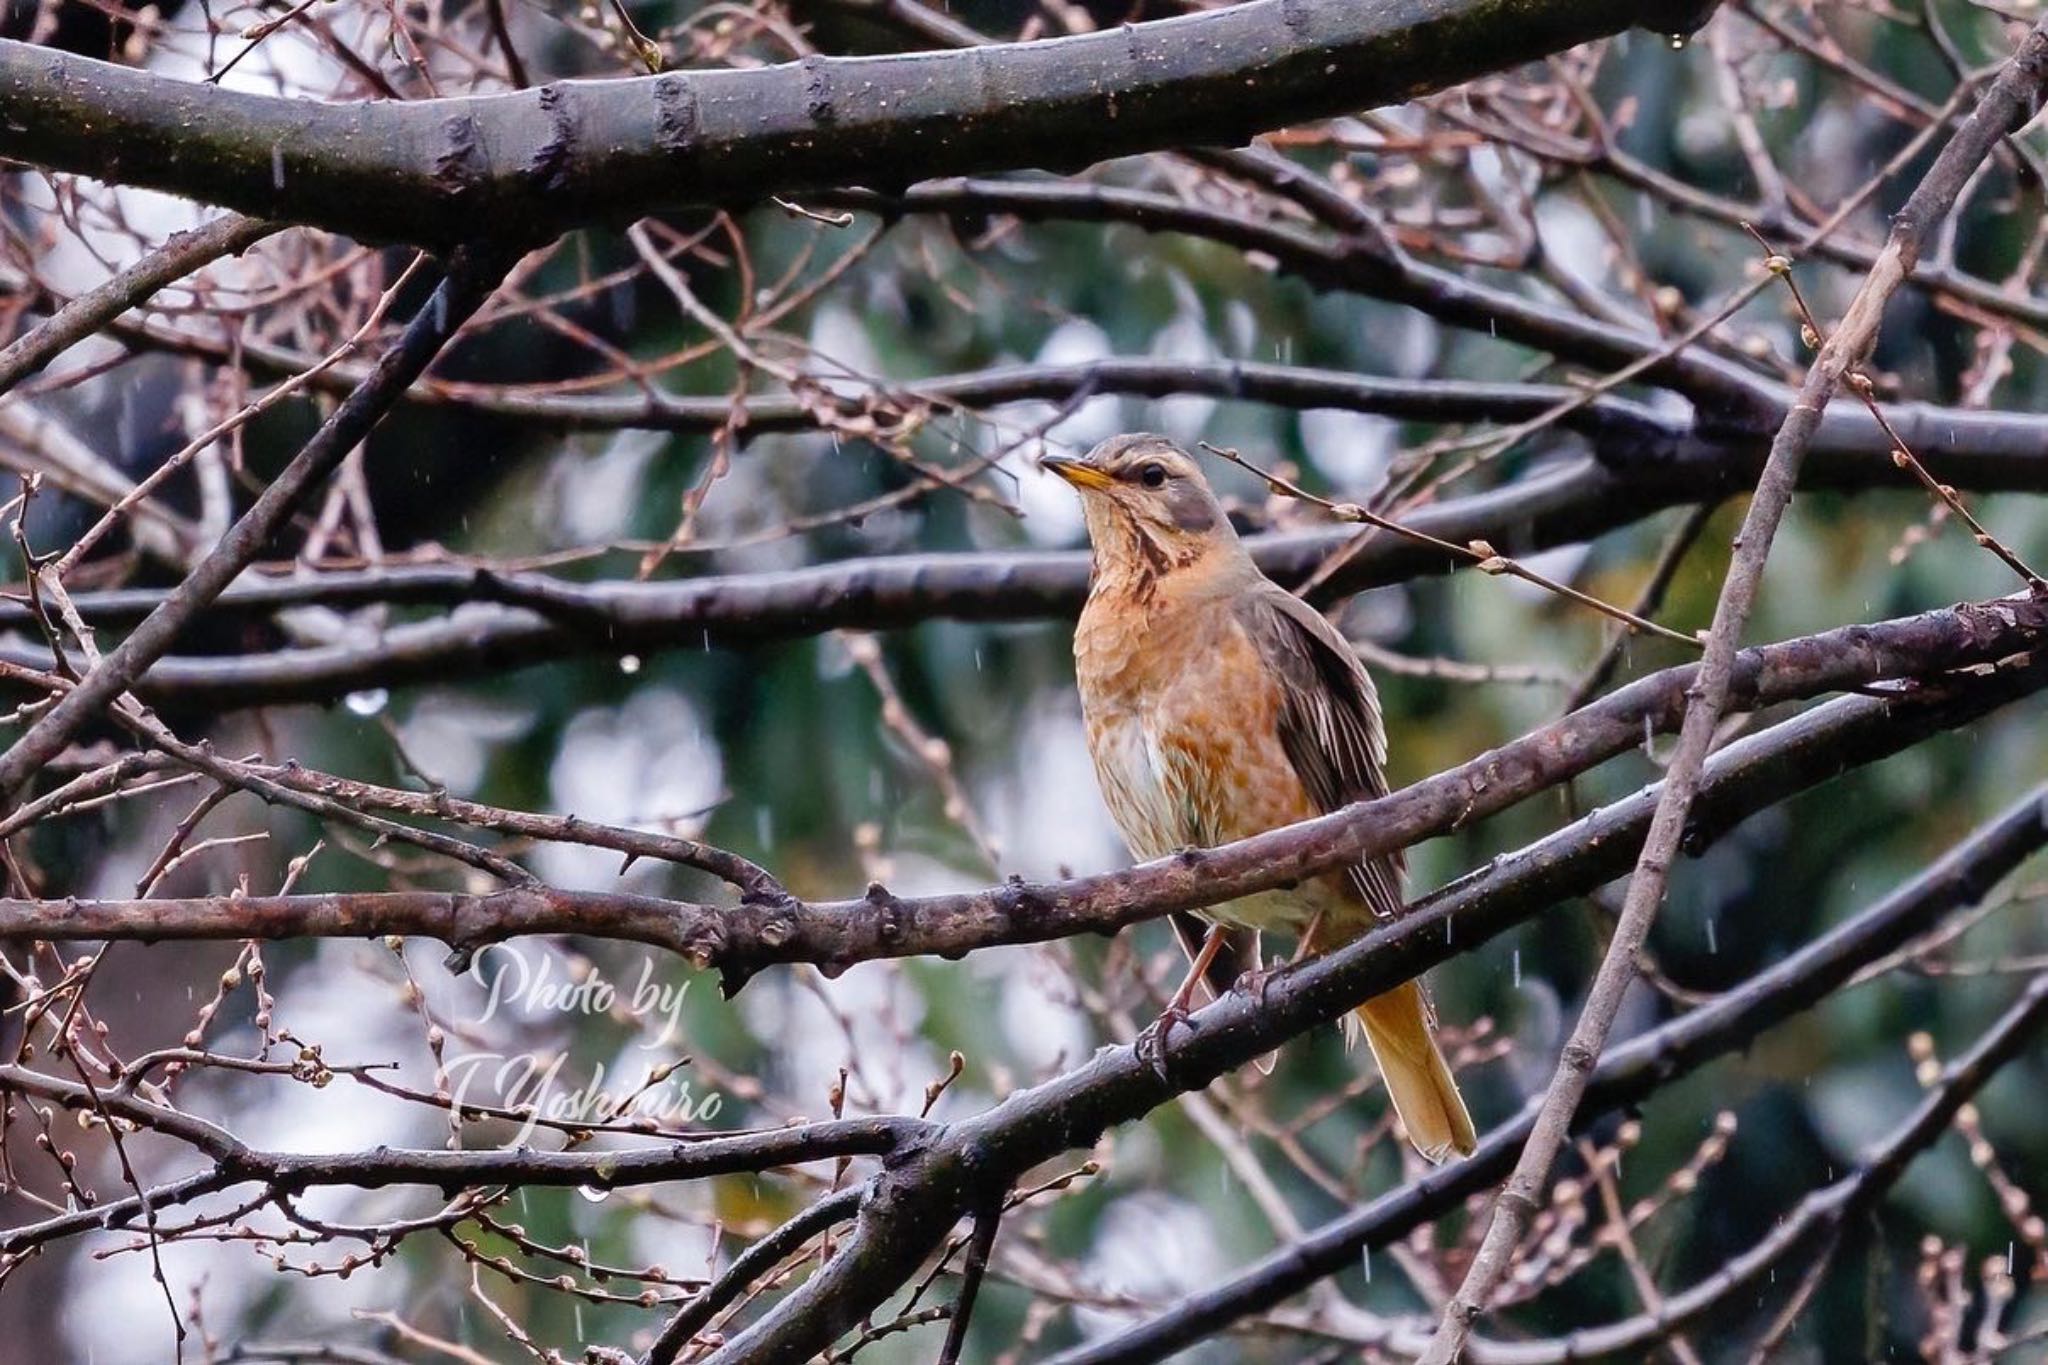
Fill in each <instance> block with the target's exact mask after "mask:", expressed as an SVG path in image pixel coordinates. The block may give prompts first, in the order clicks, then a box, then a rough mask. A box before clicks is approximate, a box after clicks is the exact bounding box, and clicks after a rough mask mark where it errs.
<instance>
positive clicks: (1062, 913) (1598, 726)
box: [0, 596, 2048, 992]
mask: <svg viewBox="0 0 2048 1365" xmlns="http://www.w3.org/2000/svg"><path fill="white" fill-rule="evenodd" d="M2044 636H2048V600H2043V599H2040V598H2034V597H2024V596H2023V597H2014V598H2007V599H2003V600H2000V601H1998V602H1994V603H1990V604H1986V605H1982V606H1964V607H1957V608H1948V609H1944V610H1941V611H1934V612H1927V613H1924V614H1922V615H1920V616H1913V617H1907V618H1904V619H1902V620H1898V621H1889V622H1884V623H1882V624H1879V625H1874V626H1848V627H1844V628H1841V629H1838V630H1833V631H1828V632H1826V633H1824V634H1820V635H1813V636H1806V637H1802V638H1800V639H1796V640H1790V641H1786V642H1784V643H1781V644H1775V645H1767V646H1763V647H1761V648H1757V649H1751V650H1746V651H1744V652H1743V653H1742V654H1741V655H1740V656H1739V657H1738V660H1737V666H1736V670H1735V676H1736V683H1735V689H1736V695H1737V696H1738V697H1739V698H1740V699H1741V700H1742V702H1743V704H1744V705H1745V706H1747V707H1760V706H1768V705H1774V704H1778V703H1782V702H1786V701H1791V700H1796V699H1798V698H1802V697H1810V696H1813V695H1815V694H1817V693H1820V692H1825V691H1833V690H1839V689H1843V688H1850V687H1860V686H1867V685H1869V684H1871V683H1875V682H1879V681H1883V680H1886V679H1892V678H1903V677H1927V676H1932V675H1935V674H1940V673H1944V672H1946V671H1948V670H1951V669H1965V668H1970V667H1973V666H1979V665H1984V664H1989V663H1992V662H1995V661H1997V660H2000V659H2005V658H2009V657H2011V656H2012V655H2014V654H2016V653H2019V652H2022V651H2025V650H2028V649H2031V648H2034V647H2036V646H2037V645H2038V644H2039V643H2040V642H2041V641H2042V640H2043V638H2044ZM1697 671H1698V670H1697V667H1696V666H1690V665H1688V666H1685V667H1680V668H1673V669H1667V670H1665V671H1664V672H1661V673H1656V674H1652V675H1651V676H1649V677H1647V678H1643V679H1641V680H1639V681H1637V682H1634V683H1631V684H1630V685H1629V686H1627V687H1624V688H1621V689H1620V690H1618V691H1616V692H1614V693H1612V694H1610V695H1609V696H1607V697H1604V698H1602V699H1601V700H1600V701H1598V702H1595V703H1594V704H1593V705H1591V706H1588V707H1586V708H1584V709H1582V710H1580V711H1576V712H1573V713H1572V714H1571V715H1569V716H1567V717H1565V718H1563V719H1562V720H1558V721H1554V722H1552V723H1550V724H1549V725H1546V726H1543V727H1541V728H1540V729H1537V730H1535V731H1533V732H1531V733H1530V734H1528V735H1526V736H1524V737H1522V738H1521V739H1518V740H1515V741H1514V742H1513V743H1510V744H1506V745H1503V746H1501V747H1500V748H1498V749H1494V750H1491V751H1489V752H1487V753H1485V754H1481V755H1480V756H1479V757H1477V758H1474V759H1472V760H1471V761H1469V762H1467V763H1465V764H1462V765H1460V766H1459V767H1456V768H1453V769H1451V770H1449V771H1448V772H1445V773H1441V774H1438V775H1437V776H1435V777H1430V778H1426V779H1424V780H1423V781H1420V782H1417V783H1415V784H1414V785H1412V786H1409V787H1406V788H1403V789H1402V790H1401V791H1398V792H1395V793H1393V794H1392V795H1390V796H1385V797H1381V798H1379V799H1378V800H1375V801H1368V802H1363V803H1360V804H1358V805H1355V806H1350V807H1347V808H1346V809H1344V810H1342V811H1338V812H1337V813H1335V814H1333V815H1327V816H1323V817H1321V818H1319V819H1315V820H1309V821H1305V822H1303V823H1301V824H1298V825H1290V826H1287V827H1285V828H1283V829H1279V830H1274V831H1271V832H1268V833H1265V834H1261V835H1257V836H1255V837H1253V838H1250V839H1244V840H1240V841H1239V842H1237V843H1233V844H1225V845H1222V846H1220V847H1217V848H1213V849H1191V850H1188V851H1186V852H1183V853H1181V854H1179V855H1176V856H1174V857H1171V858H1164V859H1160V860H1158V861H1155V862H1151V863H1146V864H1144V865H1143V866H1140V867H1137V868H1132V869H1129V870H1127V871H1123V872H1114V873H1106V874H1099V875H1095V876H1088V877H1076V878H1070V879H1068V880H1065V881H1059V882H1050V883H1043V884H1032V883H1026V882H1011V883H1006V884H1004V885H1001V886H996V887H989V888H986V889H983V890H980V891H973V892H963V893H957V894H950V895H935V896H921V897H902V896H895V895H892V894H891V893H889V892H888V891H887V890H886V889H885V888H883V887H881V886H879V885H877V886H874V887H871V888H870V889H869V891H868V894H867V895H866V896H864V897H862V898H861V899H859V900H847V901H832V902H820V903H811V902H804V901H799V900H795V899H774V898H765V897H764V898H757V899H755V900H753V901H751V902H749V903H746V904H742V905H738V906H733V907H714V906H704V905H694V904H690V903H687V902H680V901H668V900H659V899H655V898H653V897H646V896H632V895H620V894H609V893H600V892H571V891H560V890H555V889H552V888H547V887H513V888H508V889H506V890H504V891H500V892H497V893H494V894H491V895H484V896H477V895H464V894H457V893H449V892H434V891H408V892H350V893H329V894H319V895H295V896H267V897H266V896H238V897H233V898H229V897H209V898H199V899H192V900H174V899H145V900H132V901H115V900H95V901H86V900H76V899H66V900H49V901H32V900H0V941H23V940H36V939H232V938H269V939H279V938H298V937H310V936H324V937H368V936H376V935H382V934H394V933H396V934H424V935H428V936H431V937H434V938H438V939H440V940H442V941H443V942H446V943H448V944H450V945H452V946H454V947H457V948H462V949H474V948H476V947H478V946H480V945H482V944H484V943H488V942H492V941H496V940H498V939H503V938H509V937H514V936H517V935H522V934H542V933H577V934H585V935H590V936H593V937H599V938H617V939H623V940H628V941H633V942H640V943H647V944H651V945H654V946H658V947H664V948H667V949H670V950H671V951H674V952H677V953H679V954H682V955H683V956H685V957H686V958H688V959H689V960H690V961H691V962H692V963H694V964H695V965H696V966H698V967H699V968H700V969H708V968H713V967H715V968H717V969H718V970H719V971H720V973H721V974H722V976H723V979H724V982H725V986H726V989H727V990H728V992H731V991H734V990H737V989H738V988H739V987H740V986H741V985H743V984H744V983H745V982H746V981H747V980H748V979H749V978H750V977H752V976H753V975H754V974H755V973H757V972H759V971H760V970H762V969H763V968H765V967H768V966H772V965H778V964H787V963H793V962H807V963H811V964H814V965H817V966H821V967H826V968H844V967H846V966H850V965H852V964H853V963H856V962H863V961H869V960H873V959H876V958H889V957H909V956H923V955H936V956H940V957H948V958H957V957H960V956H962V955H964V954H966V953H968V952H971V951H974V950H976V949H980V948H985V947H989V946H992V945H995V944H1004V943H1035V942H1042V941H1045V940H1047V939H1052V938H1059V937H1065V936H1069V935H1073V934H1081V933H1111V932H1114V931H1116V930H1118V929H1121V928H1123V927H1125V926H1127V925H1130V924H1134V923H1137V922H1139V921H1142V920H1145V919H1151V918H1156V917H1158V916H1161V915H1164V914H1166V913H1168V912H1169V911H1174V910H1192V909H1197V908H1200V907H1202V906H1206V905H1215V904H1218V903H1220V902H1222V901H1226V900H1231V899H1235V898H1236V897H1239V896H1243V895H1248V894H1251V893H1253V892H1255V891H1261V890H1267V889H1270V888H1273V887H1276V886H1282V885H1286V884H1289V883H1292V882H1296V881H1299V880H1301V879H1302V878H1304V877H1308V876H1312V875H1314V874H1316V873H1318V872H1322V871H1325V870H1327V869H1329V868H1333V867H1337V866H1341V865H1344V864H1347V863H1352V862H1358V861H1361V860H1363V859H1366V858H1370V857H1377V856H1380V855H1382V854H1387V853H1391V852H1393V851H1395V850H1397V849H1400V848H1403V847H1406V846H1408V845H1410V844H1413V843H1416V842H1419V841H1420V840H1423V839H1426V838H1430V837H1433V836H1435V835H1439V834H1443V833H1446V832H1448V831H1450V830H1453V829H1458V828H1461V827H1463V826H1465V825H1468V824H1470V823H1471V822H1473V821H1475V820H1478V819H1482V818H1484V817H1486V816H1489V815H1492V814H1495V813H1497V812H1499V811H1501V810H1504V809H1506V808H1507V807H1509V806H1512V805H1514V804H1516V803H1517V802H1520V801H1523V800H1526V799H1527V798H1528V797H1530V796H1532V795H1534V794H1536V793H1537V792H1540V791H1544V790H1546V789H1548V788H1550V787H1553V786H1556V785H1557V784H1559V783H1561V782H1564V781H1566V780H1568V779H1569V778H1571V777H1574V776H1576V775H1577V774H1579V773H1582V772H1585V771H1587V770H1588V769H1590V768H1592V767H1593V766H1595V765H1596V764H1598V763H1600V762H1603V761H1605V760H1606V759H1608V758H1611V757H1613V756H1614V755H1616V754H1619V753H1622V752H1625V751H1627V750H1629V749H1631V748H1633V747H1635V746H1636V745H1638V744H1640V743H1641V742H1642V738H1643V734H1644V731H1645V728H1646V727H1647V728H1649V729H1652V730H1657V729H1666V728H1669V727H1671V726H1673V725H1676V724H1677V722H1678V719H1679V716H1680V715H1681V713H1682V712H1683V709H1684V706H1685V699H1686V694H1687V692H1688V690H1689V689H1690V688H1691V686H1692V684H1693V680H1694V678H1695V677H1696V675H1697ZM267 771H268V772H269V773H270V775H271V776H272V777H273V778H275V779H276V780H280V781H287V782H289V781H294V780H306V781H314V780H315V779H310V778H306V777H305V776H304V775H303V774H301V775H299V776H298V777H297V778H295V777H294V775H293V774H292V773H291V772H290V771H289V770H267Z"/></svg>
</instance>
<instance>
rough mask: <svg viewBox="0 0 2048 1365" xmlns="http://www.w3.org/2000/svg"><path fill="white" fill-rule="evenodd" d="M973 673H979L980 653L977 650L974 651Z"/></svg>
mask: <svg viewBox="0 0 2048 1365" xmlns="http://www.w3.org/2000/svg"><path fill="white" fill-rule="evenodd" d="M974 671H975V672H976V673H979V672H981V651H980V650H979V649H976V650H975V651H974Z"/></svg>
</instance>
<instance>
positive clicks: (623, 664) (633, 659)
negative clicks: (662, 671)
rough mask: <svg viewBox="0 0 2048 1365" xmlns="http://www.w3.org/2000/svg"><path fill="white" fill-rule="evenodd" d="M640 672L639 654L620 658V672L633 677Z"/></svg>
mask: <svg viewBox="0 0 2048 1365" xmlns="http://www.w3.org/2000/svg"><path fill="white" fill-rule="evenodd" d="M639 671H640V656H639V655H638V654H621V655H620V656H619V672H621V673H624V674H627V675H628V676H631V675H632V674H635V673H638V672H639Z"/></svg>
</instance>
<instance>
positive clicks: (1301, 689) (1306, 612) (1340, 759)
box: [1236, 583, 1401, 918]
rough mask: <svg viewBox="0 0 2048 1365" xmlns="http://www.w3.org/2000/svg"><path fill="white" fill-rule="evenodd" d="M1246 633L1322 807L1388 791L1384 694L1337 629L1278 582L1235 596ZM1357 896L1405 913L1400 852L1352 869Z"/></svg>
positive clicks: (1287, 741) (1289, 749) (1298, 764)
mask: <svg viewBox="0 0 2048 1365" xmlns="http://www.w3.org/2000/svg"><path fill="white" fill-rule="evenodd" d="M1236 610H1237V617H1238V621H1239V623H1240V624H1241V625H1242V626H1243V627H1244V630H1245V633H1246V634H1247V635H1248V636H1250V637H1251V640H1252V643H1253V645H1254V646H1255V647H1256V648H1257V649H1258V651H1259V653H1260V655H1261V657H1263V658H1264V659H1265V661H1266V664H1267V665H1268V667H1269V668H1270V670H1271V672H1272V675H1273V676H1274V677H1275V678H1277V679H1278V680H1279V685H1280V690H1281V705H1280V720H1279V726H1280V745H1281V747H1282V748H1283V749H1284V750H1285V751H1286V753H1287V758H1288V761H1289V762H1290V763H1291V764H1292V765H1293V766H1294V772H1295V775H1296V776H1297V777H1299V778H1300V779H1301V784H1302V786H1303V787H1304V788H1305V789H1306V790H1307V791H1308V794H1309V797H1310V799H1311V800H1313V801H1314V802H1315V804H1316V806H1317V808H1318V809H1320V810H1322V811H1324V812H1325V813H1328V812H1330V811H1334V810H1339V809H1341V808H1343V807H1345V806H1348V805H1350V804H1351V803H1352V802H1354V801H1370V800H1372V799H1373V798H1374V797H1378V796H1385V795H1386V794H1387V779H1386V772H1385V764H1386V761H1387V732H1386V728H1385V727H1384V726H1383V725H1382V724H1381V721H1380V700H1379V694H1378V693H1377V692H1376V691H1374V689H1373V685H1372V678H1371V676H1370V675H1368V674H1367V673H1366V671H1365V666H1364V665H1363V664H1361V663H1359V661H1358V656H1357V655H1356V654H1355V653H1353V652H1352V649H1351V646H1350V645H1349V644H1347V643H1346V642H1345V640H1344V637H1343V636H1342V635H1341V634H1339V633H1338V631H1337V628H1336V627H1335V626H1333V625H1331V624H1330V623H1329V622H1328V621H1327V620H1325V619H1324V618H1323V614H1322V613H1321V612H1319V611H1317V610H1316V609H1315V608H1314V607H1311V606H1310V605H1308V603H1306V602H1303V601H1302V600H1301V599H1300V598H1298V597H1295V596H1294V595H1293V594H1292V593H1290V592H1288V591H1286V590H1285V589H1284V588H1281V587H1280V586H1279V585H1277V584H1273V583H1266V584H1262V585H1261V586H1260V588H1259V589H1258V590H1257V591H1255V592H1249V593H1246V594H1244V595H1243V596H1242V597H1240V598H1239V599H1237V604H1236ZM1346 877H1347V879H1348V880H1349V882H1350V884H1351V887H1352V889H1353V890H1354V891H1356V892H1357V894H1358V896H1359V898H1360V899H1361V900H1363V901H1364V902H1365V904H1366V905H1367V906H1369V907H1370V908H1371V909H1372V911H1373V913H1374V914H1376V915H1379V916H1381V917H1383V918H1385V917H1391V916H1393V915H1396V914H1399V913H1400V910H1401V863H1400V859H1399V856H1398V855H1396V856H1394V857H1387V858H1375V859H1373V860H1372V861H1371V862H1367V863H1362V864H1360V865H1359V866H1357V867H1352V868H1347V869H1346Z"/></svg>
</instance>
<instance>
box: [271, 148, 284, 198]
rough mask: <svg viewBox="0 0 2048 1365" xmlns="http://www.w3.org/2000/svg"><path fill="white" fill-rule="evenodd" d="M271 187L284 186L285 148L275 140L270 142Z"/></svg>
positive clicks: (279, 188) (278, 188) (279, 187)
mask: <svg viewBox="0 0 2048 1365" xmlns="http://www.w3.org/2000/svg"><path fill="white" fill-rule="evenodd" d="M270 187H271V188H272V189H274V190H281V189H283V188H284V148H283V147H282V146H281V145H279V144H278V143H275V142H273V143H271V144H270Z"/></svg>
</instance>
